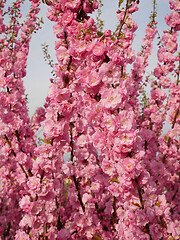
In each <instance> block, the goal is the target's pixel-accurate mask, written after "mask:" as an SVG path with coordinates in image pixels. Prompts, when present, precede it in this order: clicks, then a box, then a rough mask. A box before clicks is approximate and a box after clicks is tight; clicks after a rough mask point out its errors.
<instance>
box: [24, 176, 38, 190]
mask: <svg viewBox="0 0 180 240" xmlns="http://www.w3.org/2000/svg"><path fill="white" fill-rule="evenodd" d="M27 184H28V187H29V188H30V189H31V190H35V189H38V188H39V186H40V179H39V178H37V177H36V176H33V177H30V178H29V181H28V182H27Z"/></svg>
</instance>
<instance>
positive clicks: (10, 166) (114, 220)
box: [0, 0, 180, 240]
mask: <svg viewBox="0 0 180 240" xmlns="http://www.w3.org/2000/svg"><path fill="white" fill-rule="evenodd" d="M15 2H16V3H14V4H13V5H12V6H11V9H9V10H8V12H6V10H5V8H4V7H5V2H4V1H3V2H2V1H0V7H1V10H0V33H3V34H4V35H3V38H2V40H0V49H1V51H0V63H1V67H0V102H1V105H0V112H1V114H0V136H1V137H0V144H1V150H0V189H1V197H0V209H1V214H0V215H1V216H0V235H1V236H2V239H9V237H10V238H11V239H15V240H22V239H23V240H36V239H42V240H45V239H49V240H53V239H57V240H58V239H59V240H61V239H63V240H73V239H80V240H81V239H84V240H89V239H95V240H102V239H104V240H112V239H114V240H120V239H122V240H128V239H134V240H136V239H146V240H156V239H169V240H170V239H171V240H174V239H179V237H180V229H179V225H180V217H179V175H178V174H179V170H180V164H179V162H178V159H179V131H180V127H179V124H180V113H179V108H180V105H179V93H180V89H179V65H178V64H179V55H178V53H177V50H178V42H177V41H178V31H179V29H180V27H179V26H180V22H179V9H180V5H179V1H178V0H176V1H175V0H174V1H173V0H170V1H169V3H170V8H171V9H172V10H173V11H172V13H171V14H170V15H167V16H166V17H165V21H166V23H167V25H168V27H170V29H169V30H166V31H164V32H163V36H162V37H161V39H160V42H159V49H158V51H157V59H158V63H157V66H156V67H155V69H154V71H153V73H152V75H153V76H152V75H150V76H149V75H148V76H146V75H145V74H146V67H147V66H148V65H149V57H150V55H151V52H152V47H153V39H154V38H155V36H156V33H157V26H156V25H157V22H156V21H155V17H156V12H155V11H154V12H153V13H152V15H151V17H150V22H149V23H148V25H147V28H146V31H145V37H144V38H143V40H142V47H141V50H140V51H139V52H138V53H136V52H135V51H134V49H133V47H132V43H133V40H134V36H135V34H134V33H135V31H136V29H137V24H136V23H135V22H134V20H133V13H134V12H136V11H138V4H139V1H127V2H126V4H125V5H124V7H125V8H123V9H121V10H118V11H117V18H118V20H119V23H120V25H119V26H118V28H117V29H116V31H115V33H112V32H111V31H110V30H106V31H104V33H103V32H102V33H101V32H98V29H97V27H96V25H95V21H94V20H93V18H92V17H89V15H88V14H89V13H92V12H93V11H94V10H95V9H97V8H98V5H99V4H98V1H95V0H92V1H89V0H67V1H65V0H57V1H52V0H44V1H42V2H44V3H46V4H47V5H48V6H49V9H48V13H47V17H48V18H49V19H50V20H51V21H54V27H53V32H54V34H55V35H56V37H57V41H56V43H55V51H56V57H57V64H55V65H54V79H51V84H50V86H49V90H48V95H47V98H46V102H45V104H44V107H40V108H38V109H37V110H36V112H35V114H34V115H33V117H32V119H30V118H29V116H28V111H27V106H26V98H25V91H24V87H23V79H22V78H23V77H24V76H25V75H26V62H27V57H28V52H29V42H30V39H31V34H32V33H33V31H36V30H38V28H40V27H39V22H38V18H37V17H36V15H37V14H38V12H39V4H40V1H36V0H32V1H30V2H31V9H30V11H29V15H28V17H27V19H26V20H25V22H24V23H22V24H19V21H18V19H20V18H21V12H20V10H21V4H22V3H23V1H22V0H18V1H15ZM6 14H10V20H11V21H10V24H9V25H7V24H5V22H6V19H4V16H5V15H6ZM13 14H17V16H16V18H17V19H15V18H14V15H13ZM130 65H131V66H130ZM147 86H148V91H149V92H150V94H149V95H148V97H149V98H148V97H147V93H146V87H147ZM149 89H150V90H149ZM168 90H169V92H168ZM166 119H167V121H168V122H169V124H170V125H169V128H170V130H169V131H167V132H166V133H165V134H163V131H164V130H163V126H164V124H165V122H166ZM41 127H42V129H43V136H42V137H41V138H37V131H38V129H39V128H41Z"/></svg>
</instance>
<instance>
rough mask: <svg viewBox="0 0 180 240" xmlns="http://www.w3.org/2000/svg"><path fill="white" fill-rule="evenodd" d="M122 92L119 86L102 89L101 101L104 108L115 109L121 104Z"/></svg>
mask: <svg viewBox="0 0 180 240" xmlns="http://www.w3.org/2000/svg"><path fill="white" fill-rule="evenodd" d="M121 101H122V92H121V90H120V89H119V88H115V89H114V88H110V89H102V91H101V101H100V103H101V104H102V106H103V107H104V108H107V109H112V110H113V109H115V108H118V107H119V106H120V103H121Z"/></svg>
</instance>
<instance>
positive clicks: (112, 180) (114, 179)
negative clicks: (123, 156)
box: [108, 176, 119, 183]
mask: <svg viewBox="0 0 180 240" xmlns="http://www.w3.org/2000/svg"><path fill="white" fill-rule="evenodd" d="M118 178H119V176H117V178H111V179H110V180H109V181H108V182H117V183H119V181H118Z"/></svg>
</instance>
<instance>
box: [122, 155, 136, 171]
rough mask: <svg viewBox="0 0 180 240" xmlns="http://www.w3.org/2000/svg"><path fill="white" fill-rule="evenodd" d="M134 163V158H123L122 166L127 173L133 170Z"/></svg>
mask: <svg viewBox="0 0 180 240" xmlns="http://www.w3.org/2000/svg"><path fill="white" fill-rule="evenodd" d="M135 164H136V160H135V159H134V158H124V159H123V167H124V169H125V170H126V171H127V172H129V173H131V172H132V171H133V170H134V168H135Z"/></svg>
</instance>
